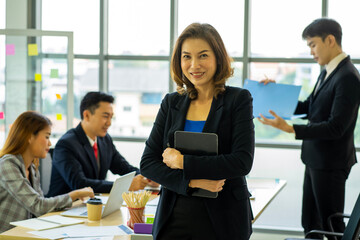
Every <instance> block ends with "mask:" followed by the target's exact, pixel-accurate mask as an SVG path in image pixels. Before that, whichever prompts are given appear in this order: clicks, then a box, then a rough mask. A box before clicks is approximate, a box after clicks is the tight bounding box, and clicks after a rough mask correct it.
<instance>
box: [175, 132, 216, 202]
mask: <svg viewBox="0 0 360 240" xmlns="http://www.w3.org/2000/svg"><path fill="white" fill-rule="evenodd" d="M174 138H175V140H174V145H175V148H176V149H177V150H179V151H180V152H181V154H189V155H198V156H201V155H205V156H209V155H217V154H218V135H217V134H216V133H203V132H185V131H176V132H175V133H174ZM191 195H192V196H196V197H205V198H217V196H218V193H217V192H210V191H208V190H205V189H201V188H197V189H196V190H195V191H194V192H193V193H192V194H191Z"/></svg>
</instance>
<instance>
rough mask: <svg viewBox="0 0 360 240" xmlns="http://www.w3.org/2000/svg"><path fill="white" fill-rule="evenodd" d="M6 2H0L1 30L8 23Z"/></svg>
mask: <svg viewBox="0 0 360 240" xmlns="http://www.w3.org/2000/svg"><path fill="white" fill-rule="evenodd" d="M5 13H6V0H0V29H1V28H5V22H6V14H5Z"/></svg>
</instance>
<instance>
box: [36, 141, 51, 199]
mask: <svg viewBox="0 0 360 240" xmlns="http://www.w3.org/2000/svg"><path fill="white" fill-rule="evenodd" d="M53 152H54V149H53V148H50V150H49V152H48V154H47V155H46V158H44V159H40V168H39V171H40V174H41V178H40V181H41V189H42V190H43V193H44V195H45V196H46V194H47V193H48V191H49V187H50V179H51V166H52V163H51V162H52V158H53Z"/></svg>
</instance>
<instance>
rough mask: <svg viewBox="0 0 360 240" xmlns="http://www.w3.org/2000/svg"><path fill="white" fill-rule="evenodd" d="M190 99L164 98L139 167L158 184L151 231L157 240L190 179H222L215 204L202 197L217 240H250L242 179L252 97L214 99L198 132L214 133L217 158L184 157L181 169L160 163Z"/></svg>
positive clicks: (248, 163)
mask: <svg viewBox="0 0 360 240" xmlns="http://www.w3.org/2000/svg"><path fill="white" fill-rule="evenodd" d="M190 101H191V100H190V99H189V98H188V96H186V95H182V96H181V95H179V94H178V93H172V94H167V95H166V96H165V98H164V99H163V101H162V103H161V107H160V110H159V112H158V115H157V117H156V121H155V123H154V126H153V129H152V131H151V134H150V136H149V139H148V140H147V141H146V146H145V150H144V154H143V156H142V159H141V163H140V170H141V173H142V174H143V175H144V176H146V177H148V178H150V179H152V180H154V181H155V182H158V183H160V184H161V185H162V189H161V192H160V200H159V205H158V209H157V212H156V217H155V222H154V226H153V236H154V239H155V240H156V238H157V236H158V233H159V231H160V230H161V229H162V227H163V226H164V224H165V222H166V221H167V219H168V218H169V216H170V214H171V212H172V209H173V207H174V204H175V200H176V198H177V194H182V195H188V194H189V192H188V188H189V187H188V185H189V181H190V179H213V180H219V179H227V180H226V181H225V185H224V188H223V190H222V191H221V192H219V196H218V197H217V198H216V199H209V198H204V202H205V205H206V208H207V209H208V212H209V216H210V219H211V221H212V223H213V225H214V229H215V232H216V236H217V238H218V239H249V237H250V235H251V233H252V229H251V220H252V212H251V206H250V201H249V192H248V188H247V184H246V180H245V175H247V174H248V173H249V172H250V169H251V167H252V163H253V157H254V125H253V113H252V98H251V96H250V93H249V92H248V91H247V90H245V89H240V88H234V87H226V91H225V93H224V94H221V95H219V96H218V98H217V99H214V100H213V102H212V105H211V109H210V113H209V115H208V118H207V120H206V123H205V126H204V129H203V132H208V133H217V134H218V137H219V149H218V150H219V155H218V156H191V155H185V156H184V170H174V169H170V168H168V167H167V166H166V165H165V164H164V163H163V162H162V156H161V155H162V153H163V151H164V150H165V149H166V147H167V144H170V146H171V147H173V146H174V132H175V131H177V130H183V129H184V125H185V117H186V114H187V111H188V108H189V104H190Z"/></svg>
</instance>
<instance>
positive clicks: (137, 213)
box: [127, 207, 145, 229]
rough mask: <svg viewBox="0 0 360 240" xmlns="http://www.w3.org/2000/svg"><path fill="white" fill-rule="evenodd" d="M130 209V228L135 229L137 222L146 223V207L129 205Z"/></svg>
mask: <svg viewBox="0 0 360 240" xmlns="http://www.w3.org/2000/svg"><path fill="white" fill-rule="evenodd" d="M128 209H129V215H128V222H127V225H128V226H129V227H130V228H132V229H134V224H135V223H144V222H145V216H144V209H145V207H142V208H131V207H128Z"/></svg>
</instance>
